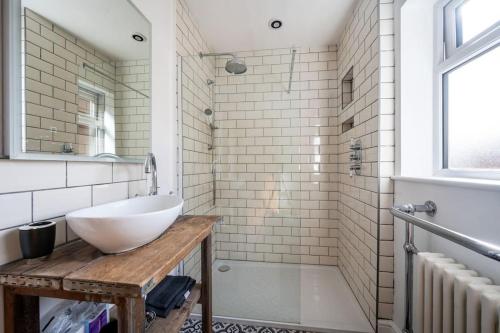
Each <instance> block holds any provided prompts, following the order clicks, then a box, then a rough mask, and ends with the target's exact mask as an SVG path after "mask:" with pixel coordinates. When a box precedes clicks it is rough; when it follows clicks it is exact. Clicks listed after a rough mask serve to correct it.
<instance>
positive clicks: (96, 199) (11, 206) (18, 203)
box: [0, 160, 146, 265]
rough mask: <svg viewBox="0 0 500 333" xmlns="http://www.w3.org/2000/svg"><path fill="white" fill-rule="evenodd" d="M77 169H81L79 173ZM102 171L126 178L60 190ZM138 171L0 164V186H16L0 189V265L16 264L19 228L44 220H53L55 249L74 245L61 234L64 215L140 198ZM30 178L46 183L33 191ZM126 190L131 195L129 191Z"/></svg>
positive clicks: (131, 167)
mask: <svg viewBox="0 0 500 333" xmlns="http://www.w3.org/2000/svg"><path fill="white" fill-rule="evenodd" d="M70 164H71V165H72V167H70ZM79 164H81V166H83V167H82V168H80V165H79ZM61 165H62V167H61ZM66 166H67V167H66ZM103 167H104V169H105V170H107V169H108V168H109V170H113V169H122V170H129V172H128V174H129V176H125V173H126V172H125V171H122V177H123V178H127V180H118V181H115V182H113V181H112V176H111V174H110V176H109V177H107V178H106V181H103V178H102V177H95V178H94V180H95V181H96V182H95V183H92V182H88V181H86V182H84V184H83V185H67V186H66V184H65V180H66V179H70V178H71V179H78V177H80V175H81V173H82V172H89V173H93V172H94V171H95V172H99V171H100V170H102V169H103ZM141 170H142V164H126V165H120V166H117V165H115V167H113V165H112V164H111V163H86V162H83V163H81V162H38V161H37V162H35V161H13V160H10V161H9V160H0V175H2V182H1V183H2V184H3V183H4V182H8V181H10V179H12V181H13V182H15V183H17V187H15V188H12V187H6V188H0V210H1V211H2V216H3V217H2V220H1V222H0V244H1V246H3V248H2V251H0V252H1V253H2V255H1V256H0V265H2V264H5V263H8V262H9V261H12V260H15V259H19V258H20V252H19V239H18V232H17V227H18V226H20V225H23V224H26V223H29V222H33V221H39V220H44V219H57V221H58V226H57V235H56V237H57V244H58V245H59V244H63V243H65V242H66V241H70V240H72V239H75V238H76V237H75V236H74V235H73V233H72V232H71V233H70V232H67V231H66V222H65V220H64V215H66V214H67V213H69V212H71V211H74V210H77V209H80V208H86V207H91V206H95V205H98V204H101V203H105V202H109V201H116V200H121V199H126V198H128V197H134V196H135V195H136V194H139V195H143V194H144V193H145V188H146V178H145V175H144V174H143V173H142V171H141ZM4 171H6V172H4ZM44 173H47V174H48V176H49V177H47V175H46V174H44ZM56 174H57V177H55V176H56ZM30 175H34V176H36V178H39V179H44V178H45V179H47V183H46V184H45V186H43V188H40V187H39V186H33V184H32V180H33V179H32V177H30ZM51 175H52V177H51ZM59 177H60V178H61V179H62V180H63V182H62V183H61V182H59V181H57V179H58V178H59ZM33 178H35V177H33ZM50 180H52V185H51V184H50ZM54 180H56V181H54ZM30 186H32V188H30ZM130 188H132V189H134V190H133V191H131V190H130ZM59 224H60V225H59ZM68 229H69V228H68ZM67 234H68V238H67ZM70 237H71V238H70Z"/></svg>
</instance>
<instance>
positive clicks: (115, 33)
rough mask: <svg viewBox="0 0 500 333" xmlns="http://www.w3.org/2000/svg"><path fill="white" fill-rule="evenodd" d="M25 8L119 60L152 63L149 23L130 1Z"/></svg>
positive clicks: (33, 2) (47, 0)
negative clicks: (138, 35)
mask: <svg viewBox="0 0 500 333" xmlns="http://www.w3.org/2000/svg"><path fill="white" fill-rule="evenodd" d="M22 5H23V6H25V7H28V8H30V9H31V10H33V11H34V12H37V13H38V14H40V15H42V16H44V17H45V18H47V19H48V20H50V21H52V22H53V23H55V24H57V25H58V26H60V27H62V28H64V29H65V30H66V31H68V32H69V33H71V34H72V35H74V36H76V37H78V38H80V39H82V40H84V41H86V42H87V43H88V44H90V45H92V46H94V47H95V48H97V49H98V50H100V51H101V52H103V53H104V54H107V55H108V56H111V57H113V58H115V59H122V60H132V59H149V50H150V47H149V42H143V43H138V42H136V41H134V40H133V39H132V37H131V36H132V34H133V33H134V32H140V33H142V34H143V35H145V36H147V37H148V39H147V40H148V41H149V39H150V38H149V34H150V25H149V22H148V21H147V20H146V19H145V18H144V16H142V14H141V13H140V12H138V10H137V9H136V8H135V7H134V6H133V5H132V4H131V3H130V2H129V1H127V0H43V1H40V0H23V1H22Z"/></svg>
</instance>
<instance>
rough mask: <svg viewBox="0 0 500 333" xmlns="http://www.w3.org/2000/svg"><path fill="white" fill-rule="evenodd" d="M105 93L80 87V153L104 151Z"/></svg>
mask: <svg viewBox="0 0 500 333" xmlns="http://www.w3.org/2000/svg"><path fill="white" fill-rule="evenodd" d="M103 106H104V95H102V94H100V93H98V92H96V91H93V90H90V89H86V88H84V87H81V86H80V87H79V88H78V117H77V126H78V129H77V134H78V137H77V143H78V149H79V153H80V154H86V155H90V156H93V155H96V154H99V153H102V152H104V146H103V145H104V140H103V116H102V115H103Z"/></svg>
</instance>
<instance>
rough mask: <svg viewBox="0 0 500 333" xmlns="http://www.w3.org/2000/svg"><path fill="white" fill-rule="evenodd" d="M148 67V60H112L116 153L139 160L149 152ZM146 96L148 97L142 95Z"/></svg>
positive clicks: (149, 70)
mask: <svg viewBox="0 0 500 333" xmlns="http://www.w3.org/2000/svg"><path fill="white" fill-rule="evenodd" d="M150 67H151V66H150V65H149V59H142V60H141V59H139V60H128V61H119V62H117V63H116V67H115V68H116V79H117V81H119V82H123V83H125V84H126V85H127V86H129V87H132V88H134V89H136V90H137V91H139V92H141V93H142V94H140V93H138V92H135V91H133V90H131V89H130V88H128V87H125V86H124V85H122V84H120V83H118V82H117V83H116V84H115V130H116V153H117V154H118V155H119V156H122V157H127V158H133V159H141V158H143V157H144V156H145V155H146V154H147V153H149V152H150V151H151V99H150V94H151V68H150ZM146 96H148V97H146Z"/></svg>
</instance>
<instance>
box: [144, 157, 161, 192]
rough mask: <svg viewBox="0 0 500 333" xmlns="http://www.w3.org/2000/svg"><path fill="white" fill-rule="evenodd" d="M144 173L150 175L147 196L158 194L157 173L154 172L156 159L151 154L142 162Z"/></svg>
mask: <svg viewBox="0 0 500 333" xmlns="http://www.w3.org/2000/svg"><path fill="white" fill-rule="evenodd" d="M144 172H145V173H146V174H148V173H150V174H151V187H150V189H149V193H148V195H157V194H158V173H157V171H156V157H155V155H154V154H153V153H148V155H147V156H146V161H145V162H144Z"/></svg>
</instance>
